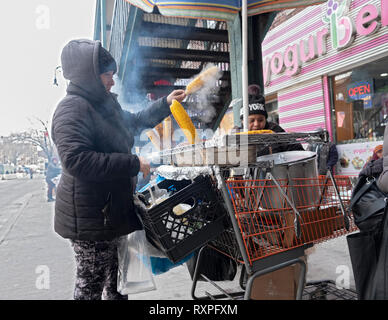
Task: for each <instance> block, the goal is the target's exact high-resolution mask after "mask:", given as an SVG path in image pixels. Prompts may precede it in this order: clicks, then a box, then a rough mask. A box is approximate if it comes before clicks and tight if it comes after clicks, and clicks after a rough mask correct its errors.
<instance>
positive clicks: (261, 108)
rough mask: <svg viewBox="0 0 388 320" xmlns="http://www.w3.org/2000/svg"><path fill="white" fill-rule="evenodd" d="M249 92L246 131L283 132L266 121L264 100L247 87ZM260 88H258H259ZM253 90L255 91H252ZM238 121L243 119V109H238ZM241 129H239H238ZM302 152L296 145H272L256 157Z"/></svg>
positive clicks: (301, 148)
mask: <svg viewBox="0 0 388 320" xmlns="http://www.w3.org/2000/svg"><path fill="white" fill-rule="evenodd" d="M249 87H250V88H251V91H249V90H248V94H249V106H248V112H249V113H248V114H249V115H248V130H249V131H255V130H272V131H273V132H285V130H284V129H283V128H282V127H281V126H279V125H278V124H276V123H275V122H270V121H267V118H268V113H267V110H266V109H265V98H264V97H263V96H262V95H261V94H260V92H258V90H257V89H256V88H253V87H252V85H251V86H249ZM259 88H260V87H259ZM254 89H255V90H254ZM240 119H241V121H242V119H243V108H241V109H240ZM240 129H241V128H240ZM294 150H304V149H303V147H302V145H301V144H299V143H297V144H288V145H287V144H280V143H279V144H273V145H271V147H264V148H262V149H260V150H259V151H258V153H257V156H263V155H267V154H270V153H278V152H284V151H294Z"/></svg>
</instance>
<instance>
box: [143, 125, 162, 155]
mask: <svg viewBox="0 0 388 320" xmlns="http://www.w3.org/2000/svg"><path fill="white" fill-rule="evenodd" d="M146 135H147V137H148V138H149V139H150V140H151V142H152V144H153V145H154V146H155V147H156V149H158V150H159V151H160V139H159V137H158V135H157V134H156V133H155V131H154V130H153V129H152V130H149V131H147V132H146Z"/></svg>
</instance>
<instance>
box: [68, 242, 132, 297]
mask: <svg viewBox="0 0 388 320" xmlns="http://www.w3.org/2000/svg"><path fill="white" fill-rule="evenodd" d="M71 244H72V246H73V249H74V252H75V261H76V265H77V275H76V281H75V289H74V299H75V300H101V298H103V299H104V300H127V299H128V296H123V295H121V294H120V293H119V292H117V272H118V256H117V244H118V239H115V240H112V241H79V240H71Z"/></svg>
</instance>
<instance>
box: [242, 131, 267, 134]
mask: <svg viewBox="0 0 388 320" xmlns="http://www.w3.org/2000/svg"><path fill="white" fill-rule="evenodd" d="M262 133H274V132H273V131H272V130H253V131H247V132H239V133H237V134H262Z"/></svg>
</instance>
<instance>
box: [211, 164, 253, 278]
mask: <svg viewBox="0 0 388 320" xmlns="http://www.w3.org/2000/svg"><path fill="white" fill-rule="evenodd" d="M216 178H217V181H218V182H221V191H222V197H223V199H224V201H225V204H226V208H227V209H228V213H229V216H230V220H231V222H232V226H233V231H234V233H235V236H236V240H237V243H238V246H239V249H240V252H241V255H242V258H243V261H244V264H245V268H246V270H247V272H248V274H251V273H252V266H251V264H250V261H249V258H248V254H247V252H246V249H245V244H244V240H243V238H242V236H241V231H240V228H239V226H238V222H237V220H236V216H235V213H234V209H233V204H232V203H231V200H230V195H229V193H228V190H227V187H226V183H225V181H224V179H223V178H222V176H221V173H220V171H219V170H216Z"/></svg>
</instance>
